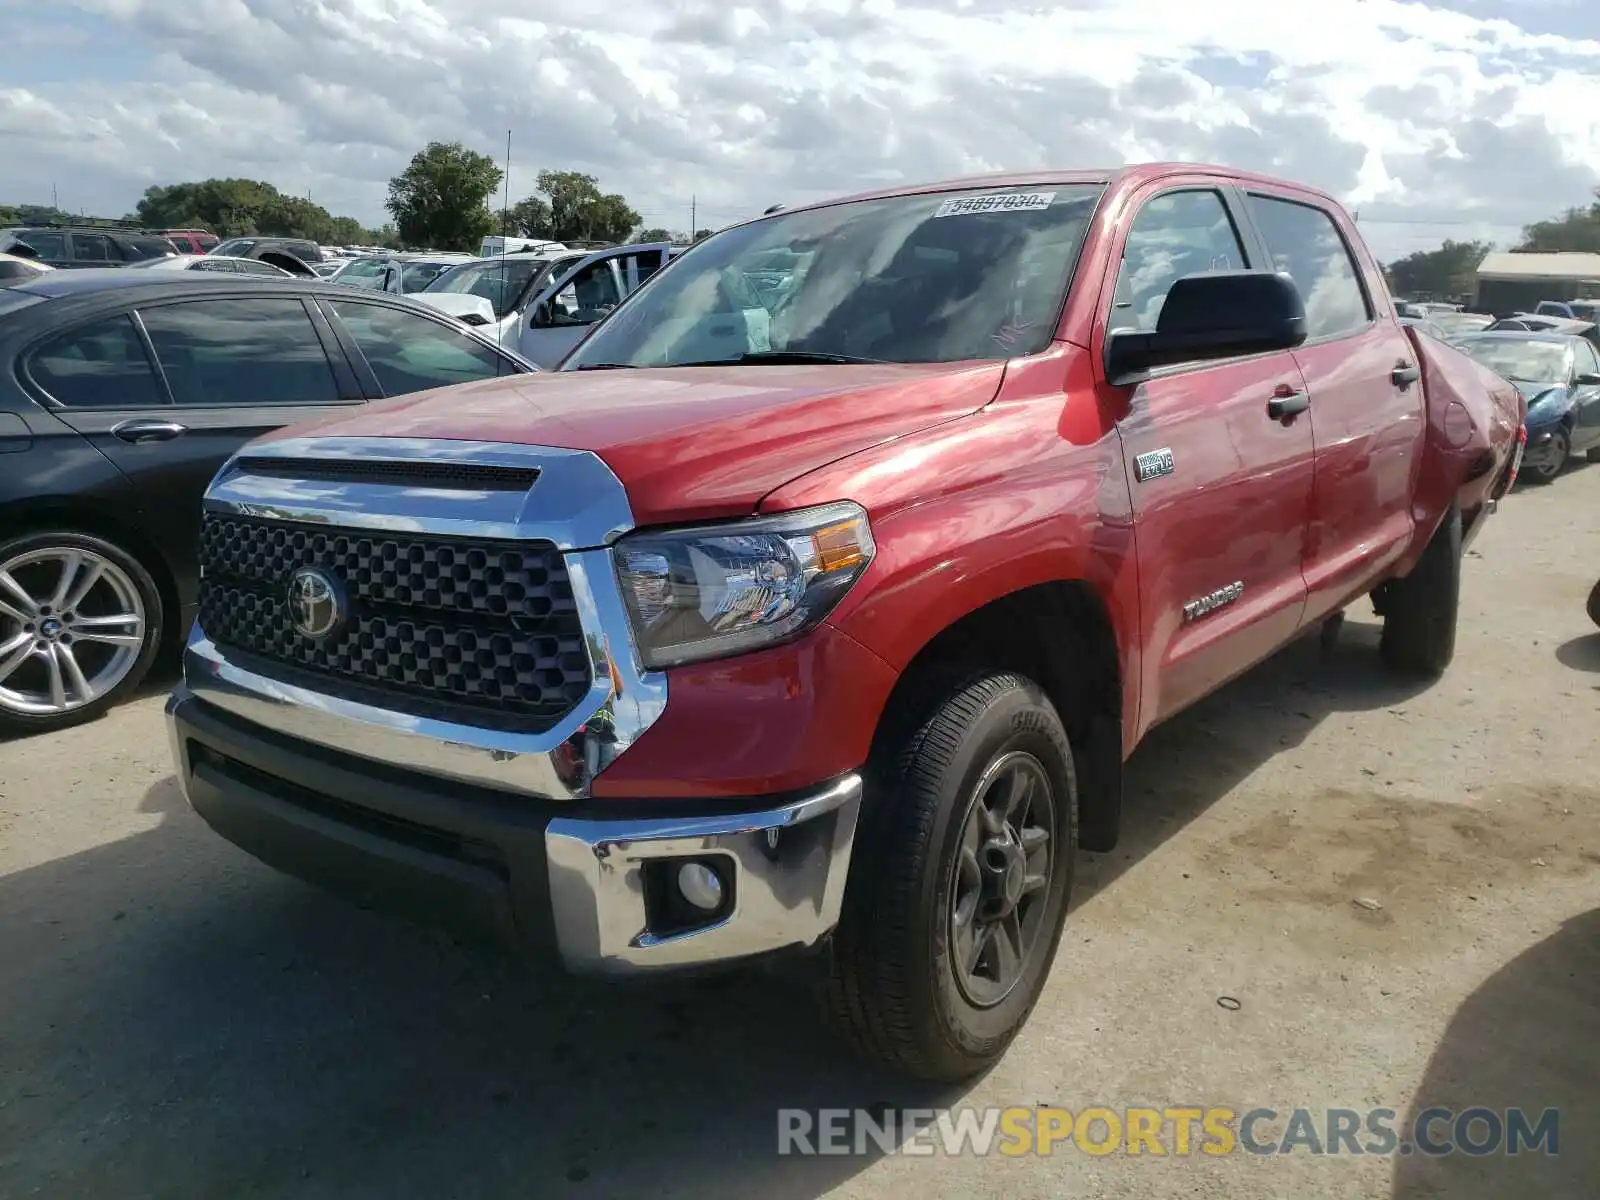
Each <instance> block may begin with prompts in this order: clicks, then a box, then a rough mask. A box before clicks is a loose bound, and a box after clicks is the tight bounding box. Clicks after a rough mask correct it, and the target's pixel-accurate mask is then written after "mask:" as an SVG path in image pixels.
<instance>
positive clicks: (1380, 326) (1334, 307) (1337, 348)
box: [1245, 188, 1427, 621]
mask: <svg viewBox="0 0 1600 1200" xmlns="http://www.w3.org/2000/svg"><path fill="white" fill-rule="evenodd" d="M1245 204H1246V208H1247V210H1248V211H1249V213H1250V216H1251V218H1252V219H1253V223H1254V225H1255V227H1256V229H1257V231H1258V232H1259V233H1260V235H1261V238H1262V240H1263V241H1264V242H1265V243H1266V245H1265V249H1266V251H1267V252H1268V253H1269V254H1270V255H1271V256H1272V262H1273V265H1274V266H1276V268H1277V269H1278V270H1280V271H1283V272H1285V273H1287V274H1288V275H1289V276H1290V277H1291V278H1292V279H1293V280H1294V281H1295V284H1296V285H1297V286H1298V287H1299V289H1300V295H1301V296H1302V297H1303V298H1304V300H1305V306H1306V340H1305V342H1304V343H1303V344H1302V345H1301V346H1300V347H1298V348H1297V349H1296V350H1295V351H1294V357H1295V361H1296V362H1297V363H1299V365H1300V371H1301V373H1302V374H1303V375H1304V376H1305V380H1306V395H1307V397H1308V398H1309V399H1310V402H1311V403H1310V409H1309V417H1310V420H1309V424H1310V426H1311V428H1312V430H1313V432H1314V433H1315V435H1316V442H1317V451H1316V459H1317V486H1316V496H1315V499H1314V502H1313V504H1312V513H1311V524H1310V529H1309V532H1308V535H1307V538H1306V565H1305V574H1306V620H1307V621H1316V620H1319V619H1321V618H1322V617H1324V616H1326V615H1327V614H1329V613H1331V612H1333V611H1335V610H1337V609H1340V608H1342V607H1344V606H1345V605H1346V604H1349V603H1350V601H1351V600H1353V599H1355V598H1356V597H1357V596H1359V595H1360V594H1361V593H1362V591H1363V590H1365V588H1366V587H1367V585H1368V583H1369V581H1370V580H1372V579H1373V578H1374V577H1375V576H1376V575H1377V574H1378V573H1379V572H1381V570H1382V569H1383V568H1384V567H1385V566H1386V565H1387V564H1389V563H1391V562H1393V561H1394V560H1395V559H1397V558H1399V557H1400V555H1401V554H1403V553H1404V552H1405V548H1406V546H1407V545H1409V544H1410V541H1411V534H1412V530H1413V528H1414V523H1413V519H1412V515H1411V497H1412V494H1413V493H1414V491H1415V487H1416V480H1415V470H1416V464H1417V463H1419V462H1420V461H1421V454H1420V448H1421V444H1422V439H1423V438H1424V436H1425V435H1426V432H1427V419H1426V412H1425V401H1424V398H1423V391H1422V381H1421V371H1420V368H1421V363H1420V361H1419V356H1418V354H1417V348H1416V347H1415V346H1414V345H1412V343H1411V338H1410V337H1409V336H1408V335H1407V333H1406V331H1405V330H1404V329H1402V328H1401V327H1400V325H1399V324H1398V323H1397V322H1396V321H1395V319H1394V317H1393V315H1392V314H1391V313H1389V312H1388V311H1387V303H1386V301H1385V299H1384V297H1385V295H1386V293H1385V291H1384V290H1383V282H1382V277H1381V276H1379V275H1378V273H1377V265H1376V264H1375V263H1364V262H1362V261H1361V260H1360V259H1359V258H1358V257H1357V256H1356V255H1355V254H1353V253H1352V252H1351V242H1352V241H1353V240H1354V230H1350V231H1346V230H1344V229H1343V228H1342V227H1341V224H1340V221H1339V220H1338V219H1335V217H1334V216H1333V214H1332V213H1331V212H1330V211H1329V210H1328V209H1326V208H1323V207H1321V206H1319V205H1316V204H1311V203H1307V202H1305V201H1304V200H1303V199H1301V198H1299V197H1294V198H1291V197H1289V196H1287V195H1282V194H1278V195H1274V194H1272V193H1271V192H1270V190H1268V189H1257V188H1252V189H1250V192H1249V194H1248V195H1247V197H1246V199H1245ZM1416 336H1419V337H1423V336H1426V335H1424V334H1421V333H1420V332H1419V333H1418V334H1417V335H1416Z"/></svg>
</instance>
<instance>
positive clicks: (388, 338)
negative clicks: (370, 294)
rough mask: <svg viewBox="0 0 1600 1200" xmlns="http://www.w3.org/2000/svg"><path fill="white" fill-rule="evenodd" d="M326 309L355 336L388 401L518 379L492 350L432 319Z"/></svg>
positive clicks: (347, 307) (367, 309)
mask: <svg viewBox="0 0 1600 1200" xmlns="http://www.w3.org/2000/svg"><path fill="white" fill-rule="evenodd" d="M324 303H327V304H328V306H329V307H330V308H332V309H333V311H334V312H335V313H336V314H337V315H338V318H339V320H341V321H343V322H344V327H345V328H346V329H348V330H349V331H350V336H351V337H352V338H354V339H355V343H356V345H357V346H358V347H359V348H360V350H361V353H362V354H363V355H365V356H366V360H367V362H368V364H369V365H370V366H371V367H372V373H373V374H374V375H376V376H377V377H378V386H379V387H381V388H382V389H383V394H384V395H385V396H404V395H406V394H407V393H408V392H420V391H425V390H426V389H428V388H436V387H445V386H447V385H449V384H452V383H470V382H471V381H472V380H475V379H492V378H494V377H495V376H496V375H510V374H512V373H513V371H512V367H511V365H510V363H509V362H507V361H506V360H504V359H502V358H501V357H500V355H498V354H496V353H495V352H494V351H493V350H491V349H489V347H487V346H485V345H482V344H481V343H479V342H477V341H475V340H474V339H472V338H470V337H468V336H467V335H466V334H463V333H457V332H456V331H455V330H453V329H451V328H449V327H448V326H446V325H444V324H441V323H440V322H437V321H430V320H429V319H428V318H427V317H419V316H417V315H416V314H415V313H408V312H401V311H399V310H398V309H393V308H388V307H385V306H383V305H379V304H365V303H363V302H361V301H354V302H352V301H349V300H333V301H325V302H324Z"/></svg>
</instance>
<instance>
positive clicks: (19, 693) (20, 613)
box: [0, 531, 162, 733]
mask: <svg viewBox="0 0 1600 1200" xmlns="http://www.w3.org/2000/svg"><path fill="white" fill-rule="evenodd" d="M161 622H162V609H161V593H160V592H159V591H158V590H157V588H156V585H155V582H154V581H153V580H152V579H151V578H150V573H149V572H148V571H146V570H145V569H144V567H143V566H141V565H140V564H139V562H138V560H137V559H135V558H133V557H132V556H131V555H130V554H128V553H127V552H126V551H124V550H122V549H121V548H120V547H118V546H115V545H113V544H112V543H110V542H108V541H105V540H103V539H101V538H98V537H93V536H90V535H88V534H81V533H71V532H66V531H59V532H50V533H35V534H28V535H26V536H24V537H19V538H12V539H10V540H9V541H5V542H0V729H8V730H12V731H17V732H28V733H44V732H48V731H50V730H53V729H61V728H64V727H66V726H68V725H76V724H78V723H80V722H82V721H87V720H91V719H92V718H94V717H96V716H98V715H99V714H100V713H102V712H104V711H105V710H106V709H107V708H109V707H110V706H111V705H112V704H115V703H116V702H117V700H118V699H120V698H121V697H123V696H125V695H127V694H128V693H129V692H131V691H132V690H133V689H134V688H136V687H137V686H138V685H139V682H140V681H141V680H142V679H143V678H144V676H145V673H146V672H147V671H148V670H149V669H150V664H151V662H152V661H154V659H155V656H156V653H157V651H158V650H159V648H160V640H161Z"/></svg>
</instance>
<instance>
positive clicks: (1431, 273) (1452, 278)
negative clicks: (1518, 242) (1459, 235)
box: [1387, 239, 1494, 296]
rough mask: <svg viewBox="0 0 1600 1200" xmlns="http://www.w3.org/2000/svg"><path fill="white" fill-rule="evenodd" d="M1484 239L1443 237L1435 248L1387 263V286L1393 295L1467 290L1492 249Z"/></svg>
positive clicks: (1464, 293) (1454, 294) (1443, 294)
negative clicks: (1392, 290)
mask: <svg viewBox="0 0 1600 1200" xmlns="http://www.w3.org/2000/svg"><path fill="white" fill-rule="evenodd" d="M1493 249H1494V247H1493V245H1491V244H1490V243H1488V242H1454V241H1450V240H1449V239H1446V240H1445V243H1444V245H1442V246H1440V247H1439V248H1438V249H1437V250H1418V251H1417V252H1416V253H1415V254H1408V255H1406V256H1405V257H1404V258H1401V259H1397V260H1396V261H1394V262H1392V263H1390V264H1389V266H1388V268H1387V272H1388V275H1389V282H1390V286H1391V287H1392V288H1393V289H1394V291H1395V292H1396V294H1398V295H1401V296H1414V295H1419V294H1423V293H1426V294H1428V295H1434V296H1457V295H1466V294H1469V293H1471V291H1472V289H1473V286H1474V281H1475V280H1476V278H1477V270H1478V264H1479V263H1481V262H1482V261H1483V256H1484V255H1485V254H1488V253H1489V251H1491V250H1493Z"/></svg>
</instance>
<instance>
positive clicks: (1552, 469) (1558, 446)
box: [1525, 429, 1572, 483]
mask: <svg viewBox="0 0 1600 1200" xmlns="http://www.w3.org/2000/svg"><path fill="white" fill-rule="evenodd" d="M1571 454H1572V436H1571V434H1569V433H1568V432H1567V431H1566V430H1565V429H1557V430H1556V431H1555V432H1554V433H1552V434H1551V435H1550V452H1549V453H1548V454H1544V455H1541V456H1540V457H1539V459H1538V460H1537V461H1536V462H1534V463H1532V464H1527V465H1526V466H1525V469H1526V470H1527V471H1528V473H1529V474H1530V475H1532V476H1533V478H1534V481H1535V482H1537V483H1549V482H1550V481H1551V480H1553V479H1554V478H1555V477H1556V476H1557V475H1559V474H1561V469H1562V468H1563V467H1565V466H1566V465H1567V459H1568V458H1569V457H1570V456H1571Z"/></svg>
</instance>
